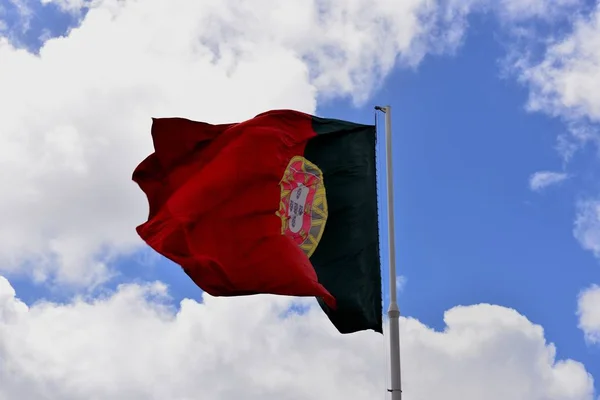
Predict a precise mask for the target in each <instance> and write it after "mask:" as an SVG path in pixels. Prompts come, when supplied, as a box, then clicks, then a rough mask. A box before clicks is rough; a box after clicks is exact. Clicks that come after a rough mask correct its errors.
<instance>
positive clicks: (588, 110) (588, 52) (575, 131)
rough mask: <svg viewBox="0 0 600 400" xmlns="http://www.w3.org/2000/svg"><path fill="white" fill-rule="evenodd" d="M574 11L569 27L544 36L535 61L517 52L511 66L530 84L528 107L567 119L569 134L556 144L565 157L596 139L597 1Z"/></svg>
mask: <svg viewBox="0 0 600 400" xmlns="http://www.w3.org/2000/svg"><path fill="white" fill-rule="evenodd" d="M549 4H550V3H549ZM574 15H575V17H574V18H573V25H572V29H571V31H570V32H569V33H568V34H566V35H563V36H560V37H554V38H549V39H548V41H547V43H548V44H547V47H546V50H545V53H544V54H543V56H542V58H541V59H540V60H538V61H532V60H531V59H530V58H529V54H521V57H519V58H518V61H517V62H516V64H515V66H516V68H517V70H518V71H519V78H520V80H521V81H522V82H524V83H526V84H527V85H528V86H529V88H530V98H529V101H528V108H529V109H530V110H532V111H541V112H545V113H547V114H549V115H552V116H556V117H561V118H563V119H564V120H565V121H566V122H567V126H568V130H569V132H570V135H569V136H565V135H561V136H560V137H559V143H558V149H559V152H560V153H561V155H562V156H563V158H564V159H565V161H569V159H570V158H571V157H572V156H573V154H574V153H575V152H576V151H577V150H578V149H579V148H581V147H582V146H584V145H585V144H587V143H589V142H594V143H596V144H599V143H600V135H599V132H598V126H599V125H598V124H599V123H600V93H598V90H596V88H597V87H600V3H596V4H595V8H594V9H593V10H592V11H591V12H590V13H588V14H574Z"/></svg>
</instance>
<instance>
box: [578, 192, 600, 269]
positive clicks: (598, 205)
mask: <svg viewBox="0 0 600 400" xmlns="http://www.w3.org/2000/svg"><path fill="white" fill-rule="evenodd" d="M573 234H574V235H575V238H576V239H577V240H578V241H579V243H580V244H581V246H582V247H583V248H584V249H586V250H589V251H591V252H592V253H594V255H595V256H596V257H600V200H585V201H581V202H579V203H578V204H577V217H576V218H575V228H574V229H573Z"/></svg>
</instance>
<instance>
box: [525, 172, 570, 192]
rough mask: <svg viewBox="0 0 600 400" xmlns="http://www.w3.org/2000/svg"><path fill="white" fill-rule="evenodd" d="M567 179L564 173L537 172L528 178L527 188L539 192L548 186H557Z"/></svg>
mask: <svg viewBox="0 0 600 400" xmlns="http://www.w3.org/2000/svg"><path fill="white" fill-rule="evenodd" d="M568 177H569V175H567V174H566V173H564V172H552V171H538V172H536V173H534V174H532V175H531V176H530V177H529V188H530V189H531V190H533V191H535V192H539V191H541V190H542V189H545V188H547V187H548V186H552V185H557V184H559V183H561V182H563V181H564V180H566V179H567V178H568Z"/></svg>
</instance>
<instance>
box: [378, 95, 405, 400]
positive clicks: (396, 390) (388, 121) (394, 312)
mask: <svg viewBox="0 0 600 400" xmlns="http://www.w3.org/2000/svg"><path fill="white" fill-rule="evenodd" d="M375 109H376V110H379V111H382V112H383V113H385V147H386V163H387V171H386V172H387V185H386V186H387V211H388V249H389V273H390V276H389V279H390V305H389V308H388V319H389V324H390V373H391V388H389V389H388V391H389V392H391V394H392V400H402V381H401V373H400V309H399V308H398V300H397V287H396V241H395V239H396V238H395V235H394V173H393V168H392V108H391V107H390V106H385V107H375Z"/></svg>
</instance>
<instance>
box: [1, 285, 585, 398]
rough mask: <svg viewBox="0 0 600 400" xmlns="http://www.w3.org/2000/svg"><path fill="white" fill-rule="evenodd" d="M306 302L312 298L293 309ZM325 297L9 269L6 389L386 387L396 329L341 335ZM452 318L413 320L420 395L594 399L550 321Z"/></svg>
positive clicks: (126, 391) (137, 393) (337, 394)
mask: <svg viewBox="0 0 600 400" xmlns="http://www.w3.org/2000/svg"><path fill="white" fill-rule="evenodd" d="M298 302H299V304H300V305H301V306H302V308H304V310H305V312H303V313H302V314H295V313H290V312H288V310H289V308H290V306H291V305H292V304H293V303H298ZM314 303H315V302H314V301H313V300H310V301H309V300H296V299H291V298H287V297H275V296H253V297H246V298H229V299H225V298H213V297H210V296H207V295H204V296H203V302H201V303H198V302H196V301H194V300H190V299H186V300H184V301H183V302H182V303H181V307H180V308H179V309H178V310H175V309H174V308H173V307H172V304H171V303H170V301H169V299H168V292H167V290H166V288H165V286H164V285H162V284H160V283H154V284H147V285H144V286H138V285H126V286H121V287H120V288H119V289H118V290H117V291H116V292H115V293H110V294H107V295H106V296H105V297H104V298H102V299H96V300H89V301H88V300H84V299H77V300H75V301H73V302H72V303H70V304H64V305H58V304H52V303H39V304H35V305H33V306H30V307H28V306H26V305H25V304H24V303H22V302H21V301H19V300H18V299H17V298H16V297H15V291H14V289H13V288H12V287H11V285H10V284H9V282H8V281H7V280H6V279H4V278H2V277H0V360H2V362H1V363H0V398H6V399H29V400H37V399H62V400H77V399H81V400H84V399H85V400H94V399H128V400H135V399H144V400H151V399H161V400H162V399H167V398H168V399H173V400H179V399H192V398H203V399H204V398H206V399H223V400H227V399H238V398H241V397H243V398H244V399H249V400H252V399H257V400H258V399H260V400H268V399H290V400H291V399H332V400H335V399H357V400H358V399H371V398H379V397H383V396H384V394H385V389H386V381H387V379H386V376H387V375H386V374H387V370H386V361H385V360H386V359H387V356H386V354H385V341H384V338H383V337H382V336H381V335H378V334H375V333H372V332H362V333H358V334H354V335H347V336H344V335H339V334H338V333H336V331H335V329H334V328H333V327H332V326H331V324H330V323H329V321H328V320H327V319H326V317H325V316H324V314H323V313H322V312H321V311H320V310H319V308H318V306H316V305H315V304H314ZM444 321H445V324H446V328H445V330H444V331H443V332H438V331H434V330H432V329H431V328H428V327H427V326H425V325H423V324H421V323H419V322H418V321H416V320H413V319H405V318H403V319H402V320H401V340H402V357H403V366H404V370H403V371H404V390H405V395H406V396H407V398H411V399H427V398H442V397H443V398H447V399H449V400H459V399H460V400H481V399H488V400H495V399H498V400H500V399H502V400H504V399H507V398H509V399H514V400H519V399H522V400H591V399H592V396H593V381H592V378H591V376H590V375H589V374H588V373H587V372H586V370H585V368H584V367H583V365H582V364H580V363H578V362H576V361H573V360H556V359H555V355H556V350H555V348H554V346H553V345H552V344H549V343H547V342H546V341H545V339H544V332H543V329H542V328H541V327H540V326H538V325H535V324H533V323H531V322H530V321H528V320H527V319H526V318H525V317H523V316H522V315H520V314H518V313H517V312H516V311H514V310H511V309H507V308H503V307H499V306H491V305H485V304H481V305H475V306H468V307H456V308H453V309H451V310H449V311H447V312H446V313H445V316H444ZM507 382H510V384H509V385H507V384H506V383H507Z"/></svg>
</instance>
